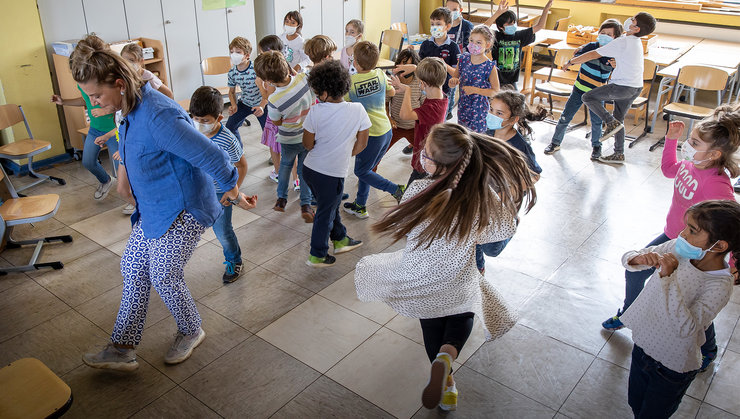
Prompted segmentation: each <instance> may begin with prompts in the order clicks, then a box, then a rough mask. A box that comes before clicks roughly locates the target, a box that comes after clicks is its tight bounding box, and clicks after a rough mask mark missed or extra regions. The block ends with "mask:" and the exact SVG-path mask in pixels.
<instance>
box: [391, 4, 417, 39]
mask: <svg viewBox="0 0 740 419" xmlns="http://www.w3.org/2000/svg"><path fill="white" fill-rule="evenodd" d="M419 13H420V10H419V1H418V0H391V23H395V22H406V26H407V27H408V30H409V34H410V35H413V34H416V33H419V22H420V20H419V19H420V16H419Z"/></svg>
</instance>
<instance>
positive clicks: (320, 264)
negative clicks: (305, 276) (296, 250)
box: [306, 255, 337, 268]
mask: <svg viewBox="0 0 740 419" xmlns="http://www.w3.org/2000/svg"><path fill="white" fill-rule="evenodd" d="M336 261H337V258H335V257H334V256H332V255H326V256H324V257H323V258H319V257H316V256H309V257H308V260H307V261H306V265H308V266H311V267H313V268H326V267H327V266H331V265H333V264H334V262H336Z"/></svg>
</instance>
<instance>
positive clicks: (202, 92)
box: [190, 86, 224, 118]
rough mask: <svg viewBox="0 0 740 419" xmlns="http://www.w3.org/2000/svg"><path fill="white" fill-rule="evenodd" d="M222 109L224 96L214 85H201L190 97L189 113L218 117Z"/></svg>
mask: <svg viewBox="0 0 740 419" xmlns="http://www.w3.org/2000/svg"><path fill="white" fill-rule="evenodd" d="M223 110H224V97H223V96H221V92H219V91H218V90H217V89H216V88H215V87H211V86H201V87H199V88H197V89H195V92H194V93H193V96H191V97H190V114H191V115H193V116H199V117H201V116H208V115H210V116H212V117H214V118H218V116H219V115H221V111H223Z"/></svg>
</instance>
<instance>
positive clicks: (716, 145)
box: [696, 105, 740, 177]
mask: <svg viewBox="0 0 740 419" xmlns="http://www.w3.org/2000/svg"><path fill="white" fill-rule="evenodd" d="M696 130H697V132H698V133H699V138H701V139H702V140H703V141H704V142H707V143H709V144H710V149H715V150H719V151H721V152H722V156H721V157H720V158H719V159H717V162H716V164H715V166H714V167H717V168H718V169H719V174H722V172H723V171H724V170H725V169H726V170H727V171H728V172H730V177H738V176H740V167H738V162H737V160H736V157H735V153H736V152H737V150H738V148H740V106H738V107H737V108H733V107H732V106H731V105H722V106H719V107H718V108H717V109H715V110H714V114H712V116H710V117H709V118H706V119H704V120H702V121H701V122H699V123H698V124H697V125H696Z"/></svg>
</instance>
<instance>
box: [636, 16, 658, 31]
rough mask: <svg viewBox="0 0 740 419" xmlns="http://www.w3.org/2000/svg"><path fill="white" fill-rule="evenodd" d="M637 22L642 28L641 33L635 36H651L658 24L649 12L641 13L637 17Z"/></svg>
mask: <svg viewBox="0 0 740 419" xmlns="http://www.w3.org/2000/svg"><path fill="white" fill-rule="evenodd" d="M635 22H637V26H638V27H639V28H640V31H639V32H637V33H636V34H635V36H637V37H640V36H645V35H650V34H651V33H653V31H655V25H656V24H657V21H656V20H655V18H654V17H653V15H651V14H650V13H648V12H640V13H638V14H636V15H635Z"/></svg>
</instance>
